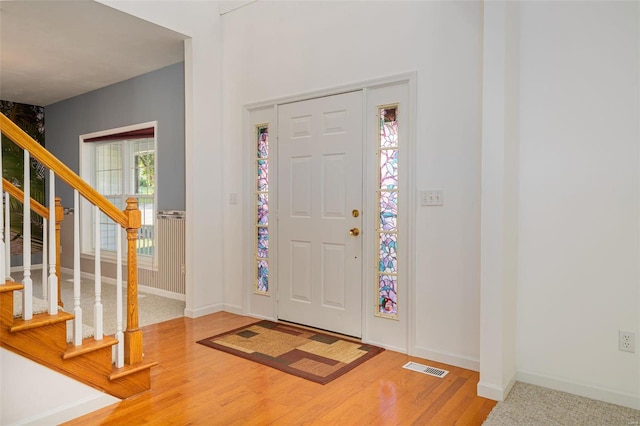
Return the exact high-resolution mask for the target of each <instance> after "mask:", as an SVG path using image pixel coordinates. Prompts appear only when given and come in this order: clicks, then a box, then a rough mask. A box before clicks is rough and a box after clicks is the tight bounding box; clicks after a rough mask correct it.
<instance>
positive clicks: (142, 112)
mask: <svg viewBox="0 0 640 426" xmlns="http://www.w3.org/2000/svg"><path fill="white" fill-rule="evenodd" d="M45 114H46V120H47V133H46V136H47V142H46V147H47V149H48V150H49V151H51V152H52V153H53V154H54V155H55V156H56V157H58V158H59V159H60V160H61V161H63V162H64V163H65V164H67V165H68V166H69V167H70V168H71V169H72V170H74V171H75V172H76V173H78V171H79V164H78V158H79V147H78V143H79V142H78V137H79V136H80V135H82V134H86V133H91V132H97V131H100V130H107V129H113V128H117V127H123V126H128V125H132V124H138V123H144V122H147V121H157V122H158V135H157V138H158V142H157V153H156V165H157V172H158V185H157V196H158V207H157V208H158V210H185V199H184V191H185V165H184V63H182V62H181V63H178V64H174V65H170V66H168V67H165V68H162V69H159V70H157V71H153V72H150V73H148V74H144V75H142V76H139V77H135V78H132V79H130V80H126V81H123V82H121V83H117V84H113V85H111V86H108V87H104V88H102V89H98V90H95V91H93V92H89V93H86V94H84V95H80V96H76V97H74V98H71V99H67V100H64V101H61V102H58V103H55V104H52V105H48V106H47V107H46V109H45ZM56 193H57V194H58V195H59V196H60V197H62V204H63V205H64V206H65V207H72V206H73V191H72V189H71V188H70V187H69V186H67V185H66V184H65V183H63V182H61V181H60V180H57V182H56Z"/></svg>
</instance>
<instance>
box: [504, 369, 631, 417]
mask: <svg viewBox="0 0 640 426" xmlns="http://www.w3.org/2000/svg"><path fill="white" fill-rule="evenodd" d="M516 380H518V381H519V382H523V383H529V384H531V385H536V386H542V387H545V388H549V389H555V390H558V391H562V392H567V393H570V394H573V395H578V396H584V397H586V398H591V399H596V400H598V401H604V402H608V403H611V404H616V405H622V406H623V407H629V408H634V409H636V410H640V395H634V394H630V393H626V392H618V391H615V390H611V389H605V388H600V387H597V386H590V385H585V384H581V383H575V382H569V381H566V380H560V379H557V378H554V377H549V376H544V375H541V374H536V373H530V372H526V371H518V372H517V373H516Z"/></svg>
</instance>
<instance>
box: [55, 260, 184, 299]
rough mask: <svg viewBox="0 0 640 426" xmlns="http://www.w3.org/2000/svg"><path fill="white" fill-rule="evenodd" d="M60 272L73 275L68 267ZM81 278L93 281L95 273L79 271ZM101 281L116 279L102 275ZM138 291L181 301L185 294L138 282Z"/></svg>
mask: <svg viewBox="0 0 640 426" xmlns="http://www.w3.org/2000/svg"><path fill="white" fill-rule="evenodd" d="M60 272H62V273H65V274H69V275H73V269H69V268H61V269H60ZM82 278H85V279H87V280H92V281H93V280H94V279H95V274H92V273H90V272H83V271H81V272H80V279H82ZM102 282H103V283H104V284H109V285H116V284H117V283H118V281H117V280H116V279H115V278H111V277H104V276H103V277H102ZM126 286H127V282H126V281H125V280H122V287H126ZM138 291H139V292H141V293H147V294H153V295H155V296H160V297H166V298H167V299H175V300H179V301H181V302H184V301H185V300H186V296H185V295H184V294H180V293H174V292H172V291H167V290H162V289H159V288H155V287H149V286H146V285H140V284H138Z"/></svg>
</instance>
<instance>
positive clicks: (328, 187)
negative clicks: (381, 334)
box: [278, 92, 362, 337]
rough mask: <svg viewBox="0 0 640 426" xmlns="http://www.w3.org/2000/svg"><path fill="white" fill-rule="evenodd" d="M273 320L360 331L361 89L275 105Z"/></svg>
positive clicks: (350, 332)
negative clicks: (275, 307)
mask: <svg viewBox="0 0 640 426" xmlns="http://www.w3.org/2000/svg"><path fill="white" fill-rule="evenodd" d="M278 164H279V171H278V188H279V196H278V197H279V198H278V212H279V213H278V221H279V222H278V241H279V244H278V250H279V255H278V259H279V261H278V262H279V264H278V270H279V271H280V273H279V280H278V318H280V319H283V320H287V321H291V322H296V323H301V324H306V325H310V326H313V327H318V328H322V329H326V330H331V331H336V332H339V333H344V334H348V335H351V336H358V337H360V336H361V334H362V324H361V322H362V282H361V281H362V265H361V257H362V256H361V251H362V244H361V237H359V236H357V235H355V236H354V235H350V233H349V230H350V229H352V228H361V224H362V222H361V221H362V217H361V216H359V217H353V215H352V214H351V212H352V210H354V209H357V210H362V92H352V93H346V94H341V95H335V96H329V97H324V98H317V99H311V100H306V101H301V102H295V103H291V104H286V105H282V106H280V107H279V109H278Z"/></svg>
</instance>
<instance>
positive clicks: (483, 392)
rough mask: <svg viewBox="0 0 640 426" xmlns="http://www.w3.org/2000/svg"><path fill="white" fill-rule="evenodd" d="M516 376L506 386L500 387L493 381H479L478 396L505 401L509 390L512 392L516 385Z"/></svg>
mask: <svg viewBox="0 0 640 426" xmlns="http://www.w3.org/2000/svg"><path fill="white" fill-rule="evenodd" d="M515 383H516V380H515V378H513V379H511V380H509V383H507V386H505V387H504V388H500V387H498V386H496V385H494V384H492V383H484V382H482V381H480V382H478V387H477V392H478V396H481V397H483V398H487V399H492V400H494V401H504V400H505V398H506V397H507V395H509V392H511V388H513V385H515Z"/></svg>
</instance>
